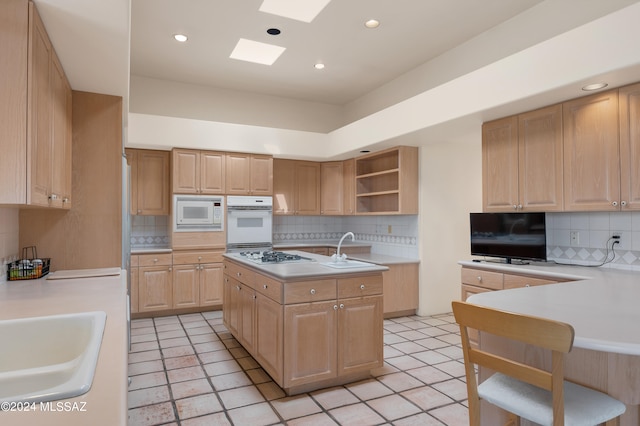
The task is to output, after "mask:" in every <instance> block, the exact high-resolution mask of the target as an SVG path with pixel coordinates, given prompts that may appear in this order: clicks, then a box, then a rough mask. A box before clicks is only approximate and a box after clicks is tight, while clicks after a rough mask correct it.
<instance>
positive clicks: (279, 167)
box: [273, 159, 320, 215]
mask: <svg viewBox="0 0 640 426" xmlns="http://www.w3.org/2000/svg"><path fill="white" fill-rule="evenodd" d="M273 190H274V194H275V196H274V200H273V203H274V208H273V213H274V214H280V215H319V214H320V163H315V162H312V161H297V160H281V159H275V160H274V162H273Z"/></svg>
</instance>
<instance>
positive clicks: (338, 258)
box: [331, 232, 356, 262]
mask: <svg viewBox="0 0 640 426" xmlns="http://www.w3.org/2000/svg"><path fill="white" fill-rule="evenodd" d="M348 236H351V241H353V240H355V239H356V236H355V235H353V232H347V233H346V234H344V235H343V236H342V238H340V241H339V242H338V250H337V251H336V254H333V255H331V260H333V261H334V262H344V261H345V260H347V255H346V254H344V253H343V254H340V246H341V245H342V242H343V241H344V239H345V238H346V237H348Z"/></svg>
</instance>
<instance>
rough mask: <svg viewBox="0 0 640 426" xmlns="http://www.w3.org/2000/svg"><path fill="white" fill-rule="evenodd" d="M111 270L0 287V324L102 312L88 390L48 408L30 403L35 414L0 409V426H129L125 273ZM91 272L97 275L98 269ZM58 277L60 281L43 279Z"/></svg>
mask: <svg viewBox="0 0 640 426" xmlns="http://www.w3.org/2000/svg"><path fill="white" fill-rule="evenodd" d="M114 269H115V268H109V269H108V270H106V272H107V273H108V274H109V275H108V276H93V277H86V278H84V277H81V276H82V275H83V274H81V273H80V271H57V272H53V273H51V274H49V275H48V276H45V277H43V278H40V279H36V280H28V281H9V282H6V283H2V284H0V320H8V319H17V318H29V317H40V316H48V315H60V314H69V313H77V312H90V311H104V312H105V313H106V323H105V327H104V333H103V336H102V342H101V345H100V353H99V356H98V361H97V364H96V369H95V374H94V376H93V383H92V384H91V388H90V389H89V390H88V392H86V393H84V394H82V395H79V396H77V397H74V398H67V399H63V400H59V401H53V402H52V404H50V405H47V404H46V403H44V404H42V405H41V404H39V403H35V404H34V405H33V406H32V405H29V408H34V410H29V411H27V410H15V411H12V410H9V411H5V410H0V424H2V425H12V426H20V425H25V426H27V425H28V426H35V425H42V426H45V425H46V426H58V425H59V426H63V425H64V426H74V425H78V426H80V425H90V424H94V425H113V426H125V425H126V424H127V355H128V347H127V309H128V307H127V282H126V275H127V274H126V271H120V270H119V268H118V271H119V272H118V273H117V274H114V272H113V270H114ZM90 271H91V272H92V273H93V275H95V272H96V270H90ZM63 273H65V275H66V277H65V276H63ZM98 275H99V274H98ZM74 276H75V277H76V278H72V277H74ZM56 277H57V278H60V279H55V280H54V279H50V280H48V279H47V278H56ZM22 338H25V339H28V338H29V336H23V337H22ZM0 344H1V345H11V342H10V341H3V342H2V343H0ZM0 402H2V401H0ZM58 403H60V405H58Z"/></svg>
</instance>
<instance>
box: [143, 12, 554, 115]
mask: <svg viewBox="0 0 640 426" xmlns="http://www.w3.org/2000/svg"><path fill="white" fill-rule="evenodd" d="M540 2H541V0H518V1H513V0H482V1H470V0H401V1H388V0H386V1H381V0H377V1H373V0H333V1H331V2H330V3H329V4H328V5H327V6H326V7H325V8H324V9H323V10H322V11H321V12H320V14H319V15H318V16H317V17H316V18H315V20H313V22H311V23H305V22H300V21H296V20H293V19H288V18H283V17H280V16H276V15H271V14H268V13H264V12H260V11H259V8H260V5H261V3H262V0H242V1H230V0H228V1H211V0H189V1H188V2H185V1H176V0H132V2H131V22H132V25H131V73H132V74H135V75H140V76H146V77H153V78H159V79H164V80H172V81H178V82H184V83H195V84H198V85H203V86H212V87H219V88H226V89H234V90H242V91H249V92H255V93H261V94H267V95H275V96H280V97H286V98H294V99H301V100H307V101H316V102H322V103H329V104H337V105H341V104H344V103H347V102H349V101H352V100H354V99H356V98H358V97H361V96H362V95H364V94H366V93H368V92H370V91H372V90H373V89H375V88H377V87H379V86H381V85H383V84H384V83H386V82H388V81H390V80H392V79H394V78H396V77H398V76H400V75H401V74H404V73H406V72H407V71H409V70H411V69H413V68H415V67H417V66H418V65H421V64H423V63H425V62H427V61H429V60H431V59H433V58H434V57H436V56H438V55H440V54H442V53H444V52H446V51H447V50H449V49H451V48H453V47H455V46H457V45H459V44H461V43H463V42H465V41H467V40H469V39H471V38H473V37H475V36H477V35H478V34H480V33H482V32H484V31H487V30H489V29H490V28H492V27H494V26H496V25H497V24H499V23H501V22H503V21H506V20H508V19H509V18H511V17H513V16H514V15H517V14H518V13H520V12H522V11H523V10H526V9H527V8H529V7H531V6H533V5H535V4H537V3H540ZM370 18H375V19H377V20H379V21H380V22H381V25H380V26H379V27H378V28H376V29H367V28H365V26H364V22H365V21H366V20H367V19H370ZM269 28H278V29H280V30H281V31H282V33H281V34H279V35H277V36H272V35H269V34H267V32H266V31H267V29H269ZM176 33H183V34H186V35H188V36H189V40H188V41H187V42H186V43H178V42H176V41H175V40H174V39H173V37H172V35H173V34H176ZM240 38H246V39H250V40H254V41H258V42H262V43H270V44H275V45H278V46H282V47H285V48H286V51H285V52H284V53H283V54H282V56H280V58H279V59H278V60H277V61H276V62H275V63H274V64H273V65H271V66H267V65H260V64H255V63H249V62H243V61H238V60H232V59H229V54H230V53H231V51H232V50H233V48H234V46H235V45H236V43H237V42H238V40H239V39H240ZM316 62H323V63H324V64H325V65H326V67H325V69H324V70H321V71H319V70H316V69H315V68H314V64H315V63H316Z"/></svg>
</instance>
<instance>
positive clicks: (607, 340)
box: [458, 261, 640, 355]
mask: <svg viewBox="0 0 640 426" xmlns="http://www.w3.org/2000/svg"><path fill="white" fill-rule="evenodd" d="M458 263H459V264H460V265H462V266H465V267H471V268H480V269H486V270H491V271H499V272H505V273H517V274H527V275H532V276H539V277H547V278H561V279H569V280H574V281H570V282H564V283H557V284H548V285H538V286H531V287H524V288H515V289H510V290H500V291H489V292H484V293H479V294H475V295H473V296H471V297H469V299H468V301H469V302H472V303H476V304H479V305H484V306H489V307H493V308H496V309H503V310H507V311H512V312H517V313H522V314H527V315H535V316H539V317H544V318H550V319H554V320H557V321H562V322H566V323H569V324H571V325H572V326H573V328H574V330H575V339H574V347H576V348H583V349H590V350H596V351H603V352H611V353H617V354H626V355H640V329H639V328H638V324H640V310H639V309H638V300H640V272H638V271H628V270H621V269H614V268H589V267H580V266H568V265H557V264H555V265H554V264H553V263H549V264H540V263H538V264H530V265H506V264H497V263H489V262H479V263H478V262H469V261H461V262H458Z"/></svg>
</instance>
